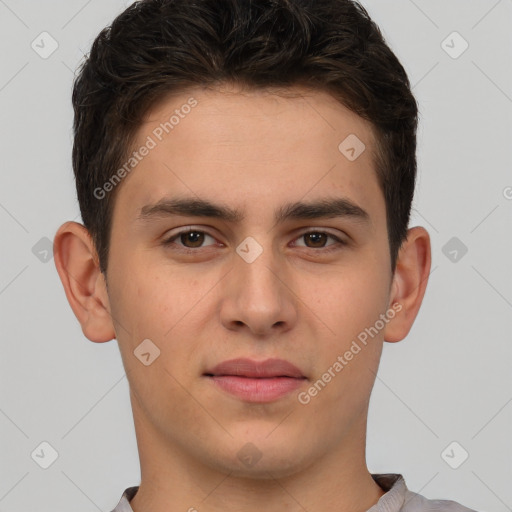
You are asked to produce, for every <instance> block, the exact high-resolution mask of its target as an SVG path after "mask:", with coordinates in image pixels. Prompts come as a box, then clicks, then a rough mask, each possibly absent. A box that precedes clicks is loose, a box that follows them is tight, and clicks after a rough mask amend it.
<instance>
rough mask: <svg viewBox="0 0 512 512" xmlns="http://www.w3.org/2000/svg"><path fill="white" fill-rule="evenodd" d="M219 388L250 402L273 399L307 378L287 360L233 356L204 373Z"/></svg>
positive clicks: (294, 387) (300, 384) (299, 384)
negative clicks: (236, 357)
mask: <svg viewBox="0 0 512 512" xmlns="http://www.w3.org/2000/svg"><path fill="white" fill-rule="evenodd" d="M203 376H204V377H206V378H208V379H210V380H211V381H212V382H213V383H214V384H215V385H216V386H217V387H218V388H220V389H221V390H223V391H225V392H227V393H229V394H230V395H232V396H235V397H237V398H239V399H242V400H243V401H246V402H259V403H264V402H272V401H275V400H278V399H279V398H282V397H284V396H286V395H288V394H289V393H291V392H292V391H295V390H297V389H298V388H299V387H300V386H302V385H303V383H304V381H306V380H307V377H306V376H304V375H303V374H302V372H301V371H300V370H299V369H298V368H297V367H296V366H294V365H293V364H291V363H290V362H288V361H285V360H284V359H267V360H266V361H261V362H258V361H254V360H251V359H232V360H230V361H224V362H222V363H220V364H218V365H217V366H215V367H214V368H212V369H211V370H208V371H206V372H205V373H204V374H203Z"/></svg>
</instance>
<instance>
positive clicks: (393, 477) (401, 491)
mask: <svg viewBox="0 0 512 512" xmlns="http://www.w3.org/2000/svg"><path fill="white" fill-rule="evenodd" d="M372 477H373V479H374V480H375V481H376V482H377V483H378V484H379V485H380V487H381V488H382V489H383V490H384V491H386V492H385V494H383V495H382V496H381V498H380V500H379V501H378V502H377V503H376V504H375V505H374V506H373V507H372V508H371V509H370V510H369V511H368V512H476V511H475V510H473V509H471V508H468V507H466V506H464V505H461V504H460V503H458V502H456V501H453V500H441V499H429V498H426V497H425V496H422V495H421V494H418V493H416V492H412V491H410V490H409V489H408V488H407V485H406V484H405V480H404V478H403V476H402V475H400V474H396V473H387V474H375V475H372Z"/></svg>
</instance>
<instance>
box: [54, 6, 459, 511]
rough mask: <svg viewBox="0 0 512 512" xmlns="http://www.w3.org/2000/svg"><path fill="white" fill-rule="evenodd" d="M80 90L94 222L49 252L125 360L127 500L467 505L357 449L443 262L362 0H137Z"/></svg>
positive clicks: (72, 296) (153, 503) (407, 133)
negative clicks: (388, 349) (132, 474)
mask: <svg viewBox="0 0 512 512" xmlns="http://www.w3.org/2000/svg"><path fill="white" fill-rule="evenodd" d="M73 105H74V109H75V125H74V128H75V140H74V147H73V166H74V171H75V177H76V184H77V192H78V199H79V202H80V208H81V213H82V219H83V222H84V225H81V224H78V223H74V222H68V223H66V224H64V225H63V226H61V228H60V229H59V231H58V232H57V234H56V237H55V262H56V265H57V269H58V272H59V275H60V278H61V280H62V282H63V285H64V288H65V291H66V295H67V298H68V300H69V302H70V305H71V307H72V308H73V311H74V313H75V314H76V316H77V318H78V320H79V321H80V323H81V326H82V330H83V332H84V334H85V336H86V337H87V338H88V339H90V340H91V341H94V342H105V341H109V340H112V339H114V338H115V339H117V341H118V343H119V348H120V352H121V356H122V359H123V364H124V367H125V370H126V374H127V378H128V381H129V384H130V399H131V404H132V409H133V415H134V423H135V431H136V436H137V442H138V448H139V456H140V463H141V476H142V478H141V483H140V485H139V486H135V487H130V488H128V489H126V491H125V493H124V494H123V496H122V498H121V500H120V502H119V504H118V506H117V507H116V512H122V511H124V512H126V511H134V512H145V511H151V512H163V511H166V512H169V511H174V510H176V511H178V510H188V511H194V510H199V511H203V510H204V511H212V512H213V511H220V510H222V511H223V512H226V511H235V510H236V511H240V510H243V511H244V512H245V511H246V512H252V511H257V510H258V511H259V510H266V511H277V510H280V511H281V510H290V511H299V510H309V511H313V510H322V511H328V512H331V511H332V512H334V511H340V510H347V511H349V510H353V511H366V510H370V509H371V510H372V511H374V510H386V511H389V512H391V511H393V512H395V511H398V510H402V511H411V510H415V511H416V510H428V509H431V508H432V507H435V508H436V509H439V510H456V511H460V512H465V511H466V512H467V511H468V510H469V509H467V508H465V507H463V506H462V505H459V504H457V503H455V502H452V501H438V500H427V499H425V498H423V497H421V496H419V495H415V494H414V493H411V492H410V491H409V490H408V489H407V487H406V485H405V481H404V479H403V478H402V476H401V475H398V474H387V475H372V474H370V472H369V471H368V468H367V465H366V461H365V441H366V422H367V414H368V404H369V399H370V393H371V390H372V387H373V384H374V381H375V376H376V372H377V370H378V365H379V359H380V355H381V351H382V345H383V342H384V341H387V342H397V341H400V340H402V339H403V338H404V337H405V336H406V335H407V333H408V332H409V330H410V328H411V326H412V324H413V322H414V319H415V318H416V315H417V313H418V311H419V308H420V305H421V302H422V299H423V296H424V293H425V289H426V285H427V280H428V275H429V270H430V263H431V256H430V240H429V235H428V233H427V232H426V230H425V229H424V228H422V227H414V228H410V229H408V222H409V214H410V207H411V201H412V197H413V193H414V186H415V174H416V156H415V151H416V127H417V105H416V101H415V99H414V97H413V96H412V94H411V91H410V87H409V81H408V79H407V76H406V73H405V71H404V69H403V67H402V66H401V64H400V63H399V62H398V60H397V59H396V57H395V55H394V54H393V53H392V52H391V50H390V49H389V48H388V47H387V45H386V44H385V42H384V40H383V38H382V35H381V33H380V32H379V29H378V28H377V26H376V25H375V24H374V23H373V22H372V21H371V19H370V18H369V16H368V14H367V13H366V11H365V10H364V9H363V8H362V7H361V6H360V5H359V4H357V3H356V2H352V1H349V0H315V1H313V0H302V1H299V0H293V1H292V0H280V1H271V0H255V1H252V2H248V1H247V0H226V1H219V0H195V1H194V2H190V1H187V0H174V1H171V0H147V1H142V2H136V3H134V4H133V5H131V6H130V7H129V8H128V9H127V10H126V11H125V12H123V13H122V14H121V15H120V16H118V17H117V18H116V20H114V22H113V23H112V25H111V26H110V27H107V28H106V29H104V30H103V31H102V32H101V33H100V34H99V36H98V37H97V38H96V40H95V41H94V43H93V46H92V49H91V52H90V55H89V57H88V58H87V59H86V61H85V62H84V64H83V66H82V68H81V70H80V73H79V75H78V77H77V79H76V81H75V85H74V90H73ZM372 507H374V508H372Z"/></svg>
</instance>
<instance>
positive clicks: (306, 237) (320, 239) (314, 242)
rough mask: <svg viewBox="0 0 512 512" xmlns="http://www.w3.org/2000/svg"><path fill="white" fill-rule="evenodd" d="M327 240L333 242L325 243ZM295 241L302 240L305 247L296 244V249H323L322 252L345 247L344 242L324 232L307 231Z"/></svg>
mask: <svg viewBox="0 0 512 512" xmlns="http://www.w3.org/2000/svg"><path fill="white" fill-rule="evenodd" d="M329 239H331V240H333V243H330V244H329V243H327V242H328V240H329ZM297 240H303V241H304V243H305V245H301V244H296V245H297V246H298V247H307V248H308V249H325V250H324V251H323V252H327V251H331V250H335V249H337V248H339V247H340V246H343V245H346V242H344V241H343V240H341V239H340V238H338V237H337V236H334V235H332V234H331V233H327V232H325V231H309V232H307V233H303V234H302V235H301V236H299V238H298V239H297Z"/></svg>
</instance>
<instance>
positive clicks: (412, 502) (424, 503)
mask: <svg viewBox="0 0 512 512" xmlns="http://www.w3.org/2000/svg"><path fill="white" fill-rule="evenodd" d="M429 511H432V512H476V511H475V510H473V509H471V508H468V507H466V506H464V505H461V504H460V503H458V502H456V501H453V500H441V499H435V500H434V499H428V498H425V496H422V495H421V494H418V493H415V492H412V491H409V490H406V491H405V494H404V504H403V506H402V508H401V510H400V512H429Z"/></svg>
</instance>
